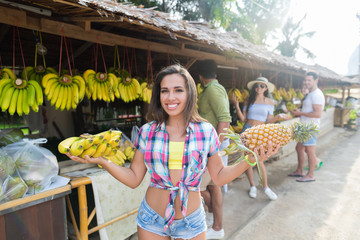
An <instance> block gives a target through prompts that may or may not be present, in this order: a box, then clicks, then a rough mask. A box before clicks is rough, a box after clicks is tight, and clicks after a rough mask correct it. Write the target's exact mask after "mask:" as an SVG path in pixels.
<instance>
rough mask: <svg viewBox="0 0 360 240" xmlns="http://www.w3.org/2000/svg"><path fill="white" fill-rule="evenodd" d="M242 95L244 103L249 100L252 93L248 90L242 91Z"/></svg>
mask: <svg viewBox="0 0 360 240" xmlns="http://www.w3.org/2000/svg"><path fill="white" fill-rule="evenodd" d="M240 93H241V96H242V99H243V100H244V102H245V101H247V100H248V99H249V97H250V93H249V91H248V90H247V89H241V90H240Z"/></svg>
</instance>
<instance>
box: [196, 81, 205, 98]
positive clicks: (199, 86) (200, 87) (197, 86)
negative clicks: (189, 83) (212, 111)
mask: <svg viewBox="0 0 360 240" xmlns="http://www.w3.org/2000/svg"><path fill="white" fill-rule="evenodd" d="M196 90H197V94H198V96H199V95H200V93H202V91H204V88H203V87H202V85H201V83H198V84H196Z"/></svg>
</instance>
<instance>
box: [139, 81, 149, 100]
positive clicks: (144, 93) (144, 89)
mask: <svg viewBox="0 0 360 240" xmlns="http://www.w3.org/2000/svg"><path fill="white" fill-rule="evenodd" d="M140 88H141V99H142V100H143V101H144V102H146V103H148V104H149V103H150V100H151V95H152V88H151V86H149V85H148V84H147V82H143V83H141V85H140Z"/></svg>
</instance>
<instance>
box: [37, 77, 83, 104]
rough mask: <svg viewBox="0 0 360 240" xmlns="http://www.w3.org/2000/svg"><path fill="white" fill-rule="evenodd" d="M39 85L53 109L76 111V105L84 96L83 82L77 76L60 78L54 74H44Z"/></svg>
mask: <svg viewBox="0 0 360 240" xmlns="http://www.w3.org/2000/svg"><path fill="white" fill-rule="evenodd" d="M41 84H42V86H43V88H44V93H45V95H46V98H47V99H48V101H49V102H50V104H51V106H54V105H55V109H60V110H61V111H63V110H65V109H66V110H70V109H76V107H77V105H78V104H79V103H80V102H81V101H82V100H83V98H84V96H85V80H84V79H83V78H82V77H81V76H79V75H77V76H73V77H72V76H70V75H67V74H64V75H61V76H60V77H59V76H58V75H57V74H55V73H48V74H46V75H45V76H44V77H43V78H42V80H41Z"/></svg>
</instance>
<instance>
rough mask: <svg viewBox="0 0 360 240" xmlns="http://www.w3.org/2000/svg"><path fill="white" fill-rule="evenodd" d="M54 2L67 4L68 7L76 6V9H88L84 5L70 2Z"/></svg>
mask: <svg viewBox="0 0 360 240" xmlns="http://www.w3.org/2000/svg"><path fill="white" fill-rule="evenodd" d="M52 1H53V2H58V3H62V4H66V5H70V6H74V7H80V8H88V7H86V6H84V5H81V4H78V3H74V2H68V1H64V0H52Z"/></svg>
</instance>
